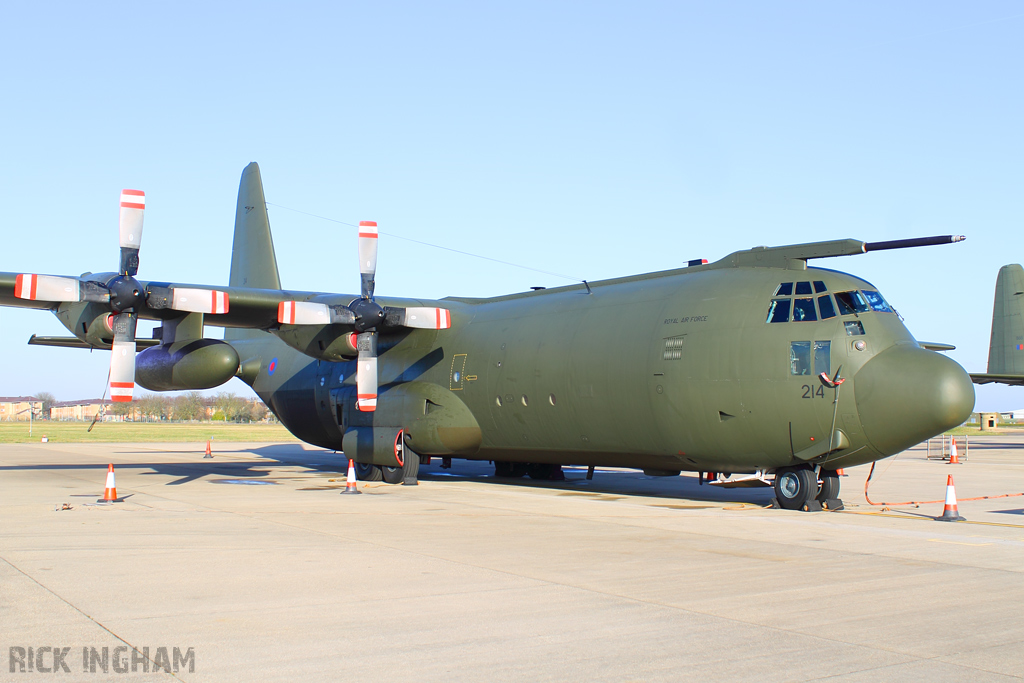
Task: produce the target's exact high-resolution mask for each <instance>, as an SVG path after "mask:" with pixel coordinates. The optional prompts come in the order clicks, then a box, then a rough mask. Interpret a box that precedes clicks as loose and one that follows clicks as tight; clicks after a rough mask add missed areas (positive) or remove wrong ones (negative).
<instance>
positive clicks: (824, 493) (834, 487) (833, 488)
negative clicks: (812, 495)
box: [818, 470, 839, 502]
mask: <svg viewBox="0 0 1024 683" xmlns="http://www.w3.org/2000/svg"><path fill="white" fill-rule="evenodd" d="M820 475H821V490H820V491H819V492H818V500H820V501H822V502H824V501H826V500H828V499H829V498H838V497H839V474H838V473H837V472H836V471H835V470H821V472H820Z"/></svg>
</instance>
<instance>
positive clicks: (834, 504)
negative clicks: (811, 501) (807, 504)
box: [821, 498, 845, 512]
mask: <svg viewBox="0 0 1024 683" xmlns="http://www.w3.org/2000/svg"><path fill="white" fill-rule="evenodd" d="M821 507H823V508H825V509H826V510H828V511H830V512H837V511H839V510H844V509H845V508H844V506H843V501H841V500H840V499H838V498H826V499H825V500H824V501H822V503H821Z"/></svg>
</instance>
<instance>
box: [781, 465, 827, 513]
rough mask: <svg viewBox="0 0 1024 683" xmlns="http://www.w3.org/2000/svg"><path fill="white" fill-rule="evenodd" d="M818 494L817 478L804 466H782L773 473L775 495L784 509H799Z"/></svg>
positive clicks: (812, 471)
mask: <svg viewBox="0 0 1024 683" xmlns="http://www.w3.org/2000/svg"><path fill="white" fill-rule="evenodd" d="M817 495H818V478H817V477H816V476H814V470H811V469H807V468H806V467H799V468H798V467H784V468H782V469H781V470H779V471H778V472H776V473H775V497H776V498H777V499H778V501H779V505H781V506H782V507H783V508H785V509H786V510H799V509H800V508H802V507H803V506H804V504H805V503H806V502H807V501H809V500H813V499H814V497H815V496H817Z"/></svg>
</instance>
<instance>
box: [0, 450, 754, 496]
mask: <svg viewBox="0 0 1024 683" xmlns="http://www.w3.org/2000/svg"><path fill="white" fill-rule="evenodd" d="M157 453H176V454H178V453H193V454H195V457H196V460H195V462H139V463H131V462H127V463H126V462H121V463H120V464H118V465H116V467H117V470H119V471H124V470H132V469H137V470H146V471H145V472H143V473H142V474H144V475H152V476H164V477H170V478H171V481H168V482H167V484H166V485H167V486H180V485H182V484H186V483H190V482H193V481H197V480H200V479H204V478H206V479H207V480H208V481H211V482H214V483H237V484H244V483H255V482H256V481H259V480H263V481H265V482H266V483H271V482H270V481H269V480H274V479H285V478H290V476H285V477H282V476H281V473H276V472H274V468H275V467H277V466H280V465H285V466H294V467H302V468H304V469H308V470H313V471H317V472H322V473H324V474H334V475H337V476H338V478H339V479H341V478H343V477H344V476H345V473H346V468H347V463H348V461H347V459H346V458H345V456H344V455H343V454H340V453H336V452H331V451H323V450H314V451H307V450H304V449H303V448H302V447H301V446H299V445H297V444H269V445H266V446H259V447H256V448H248V449H245V450H238V451H229V452H224V453H220V454H218V453H217V452H216V451H215V452H214V457H213V458H212V459H204V458H203V454H202V453H201V452H197V451H195V450H191V449H190V450H164V449H160V450H159V451H153V450H147V451H145V452H144V454H145V457H152V456H153V455H155V454H157ZM141 454H142V453H140V455H141ZM131 455H132V453H131V452H130V451H127V452H119V453H118V459H121V460H123V459H125V458H130V457H131ZM232 456H234V457H249V456H255V457H258V458H261V459H263V460H264V462H250V461H242V462H239V461H232V460H231V459H230V458H231V457H232ZM266 461H270V462H266ZM440 461H441V460H440V458H434V460H433V462H432V464H430V465H423V466H421V467H420V472H419V478H420V480H421V481H431V482H446V481H447V482H454V481H459V482H476V483H481V484H491V485H493V484H496V483H498V484H501V485H503V486H510V487H518V488H524V489H527V488H536V489H550V490H560V491H563V492H565V493H566V494H570V495H592V496H600V497H601V499H604V500H609V499H610V498H609V496H618V497H629V496H643V497H653V498H664V499H673V500H695V501H706V502H714V503H747V504H751V505H761V506H763V505H768V504H769V503H770V502H771V499H772V496H773V495H774V489H772V488H771V487H763V488H734V489H723V488H719V487H716V486H708V485H706V484H705V485H703V486H701V485H699V484H698V480H697V477H696V475H695V474H693V473H687V474H684V475H682V476H678V477H649V476H647V475H645V474H643V473H642V472H640V471H637V470H628V469H622V470H618V469H599V470H597V472H596V473H595V475H594V478H593V479H592V480H587V479H586V471H587V470H586V468H585V467H571V466H567V467H564V468H563V471H564V473H565V481H544V480H534V479H530V478H528V477H524V478H522V479H514V478H496V477H495V476H494V467H493V465H491V464H490V463H487V462H476V461H467V460H458V461H456V462H455V463H453V466H452V468H450V469H442V468H441V467H440V466H439V464H440ZM105 469H106V464H105V463H102V464H101V463H97V464H79V463H75V464H70V463H68V464H59V463H52V464H34V465H8V466H0V472H2V471H5V470H55V471H56V470H82V471H84V470H96V471H101V470H103V471H105ZM289 474H290V473H289ZM221 479H226V480H227V481H219V480H221ZM246 480H249V481H246ZM336 484H337V488H341V487H343V486H344V484H343V482H342V481H338V482H336ZM317 488H321V487H317ZM323 488H334V487H333V486H332V487H323ZM311 490H316V489H311Z"/></svg>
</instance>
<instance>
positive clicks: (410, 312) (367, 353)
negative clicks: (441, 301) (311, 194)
mask: <svg viewBox="0 0 1024 683" xmlns="http://www.w3.org/2000/svg"><path fill="white" fill-rule="evenodd" d="M376 274H377V224H376V223H375V222H373V221H360V223H359V280H360V292H361V294H360V297H359V298H358V299H355V300H353V301H352V302H351V303H350V304H349V305H348V306H340V305H329V304H322V303H317V302H314V301H282V302H281V303H280V304H278V307H277V322H279V323H281V324H283V325H329V324H344V325H351V326H353V327H354V328H355V331H356V344H355V346H356V350H357V352H358V354H359V356H358V359H357V361H356V409H357V410H359V411H361V412H373V411H374V410H376V409H377V332H378V330H379V328H381V327H410V328H418V329H424V330H446V329H448V328H449V327H451V326H452V314H451V311H449V310H448V309H446V308H431V307H424V306H418V307H409V308H399V307H393V306H383V307H381V306H379V305H378V304H377V302H376V301H374V299H373V289H374V286H375V284H376V282H375V281H374V277H375V276H376Z"/></svg>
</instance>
